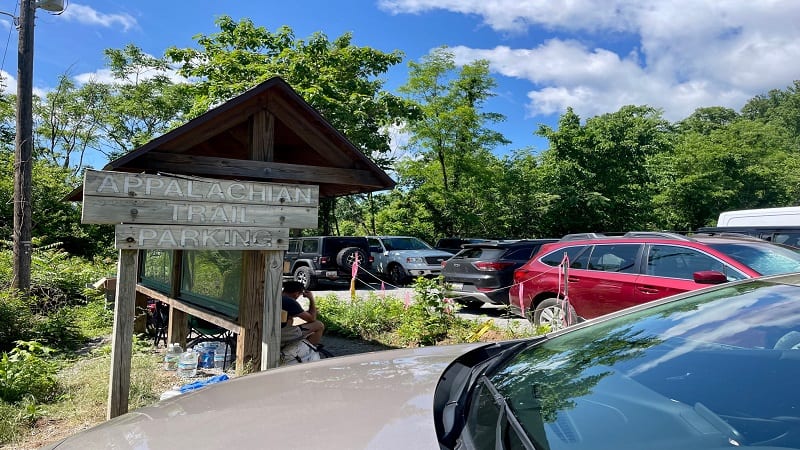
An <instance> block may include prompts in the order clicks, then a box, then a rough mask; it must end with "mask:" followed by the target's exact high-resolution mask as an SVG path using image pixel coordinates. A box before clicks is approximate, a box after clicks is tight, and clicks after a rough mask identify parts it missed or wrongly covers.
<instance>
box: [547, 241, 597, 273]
mask: <svg viewBox="0 0 800 450" xmlns="http://www.w3.org/2000/svg"><path fill="white" fill-rule="evenodd" d="M586 248H587V246H586V245H574V246H571V247H563V248H559V249H558V250H553V251H552V252H550V253H548V254H546V255H544V256H542V258H541V261H542V263H544V264H547V265H548V266H557V265H559V264H561V261H563V260H564V253H566V254H567V258H569V260H570V261H575V260H576V259H577V256H578V255H580V254H581V253H582V252H583V251H584V250H586ZM570 267H573V268H577V269H581V268H582V267H574V266H572V265H570ZM583 268H585V266H584V267H583Z"/></svg>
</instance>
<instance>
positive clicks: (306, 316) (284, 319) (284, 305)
mask: <svg viewBox="0 0 800 450" xmlns="http://www.w3.org/2000/svg"><path fill="white" fill-rule="evenodd" d="M300 297H305V298H307V299H308V310H305V309H303V306H302V305H301V304H300V302H298V301H297V299H298V298H300ZM281 309H283V312H285V313H286V314H285V316H284V314H281V344H286V343H288V342H291V341H295V340H298V339H306V340H308V342H310V343H312V344H314V345H317V346H318V345H320V343H321V342H322V333H323V332H324V331H325V325H324V324H323V323H322V322H320V321H319V320H317V305H316V304H315V303H314V294H312V293H311V291H308V290H306V289H305V288H304V287H303V284H302V283H299V282H297V281H287V282H285V283H283V298H282V299H281ZM295 317H296V318H298V319H301V320H303V321H305V323H303V324H300V325H294V319H295Z"/></svg>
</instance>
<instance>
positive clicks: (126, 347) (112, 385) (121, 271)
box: [106, 250, 139, 419]
mask: <svg viewBox="0 0 800 450" xmlns="http://www.w3.org/2000/svg"><path fill="white" fill-rule="evenodd" d="M138 253H139V251H138V250H120V251H119V261H118V263H117V296H116V301H115V303H114V328H113V332H112V334H111V373H110V375H109V384H108V409H107V410H106V419H113V418H114V417H117V416H119V415H122V414H125V413H126V412H128V394H129V392H130V387H131V355H132V351H133V318H134V315H135V313H136V312H135V307H134V306H135V301H136V277H137V273H138V266H139V264H138V262H139V258H138Z"/></svg>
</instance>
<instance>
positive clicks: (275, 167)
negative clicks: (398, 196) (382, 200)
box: [137, 151, 391, 189]
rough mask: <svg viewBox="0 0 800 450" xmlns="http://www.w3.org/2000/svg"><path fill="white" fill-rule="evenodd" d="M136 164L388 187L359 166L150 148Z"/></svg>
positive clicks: (204, 172) (225, 174)
mask: <svg viewBox="0 0 800 450" xmlns="http://www.w3.org/2000/svg"><path fill="white" fill-rule="evenodd" d="M138 166H141V169H152V170H160V171H162V172H175V173H182V172H186V170H187V168H191V170H192V174H193V175H197V176H208V177H221V178H226V177H227V178H230V177H233V178H242V179H249V180H265V181H266V180H287V181H288V180H291V181H294V182H299V183H311V184H322V183H334V184H346V185H352V186H357V187H360V188H363V187H364V186H366V187H370V188H380V189H385V188H387V187H391V186H388V185H387V183H386V182H385V181H381V180H379V179H378V178H377V177H376V176H375V174H373V173H372V172H370V171H368V170H363V169H347V168H340V167H322V166H309V165H303V164H286V163H276V162H268V161H252V160H247V159H231V158H216V157H211V156H195V155H187V154H183V153H180V154H177V153H165V152H155V151H153V152H150V153H147V154H145V155H142V156H141V158H139V160H138V161H137V167H138Z"/></svg>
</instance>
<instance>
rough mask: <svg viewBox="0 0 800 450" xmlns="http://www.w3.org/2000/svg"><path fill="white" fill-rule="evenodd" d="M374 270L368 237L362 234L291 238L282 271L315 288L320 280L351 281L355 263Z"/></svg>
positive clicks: (360, 267)
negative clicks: (357, 262)
mask: <svg viewBox="0 0 800 450" xmlns="http://www.w3.org/2000/svg"><path fill="white" fill-rule="evenodd" d="M356 259H358V261H359V270H360V271H361V270H371V261H372V257H371V256H370V254H369V244H368V243H367V238H365V237H363V236H306V237H299V238H289V250H287V251H286V253H285V254H284V258H283V274H284V276H289V277H292V279H294V280H295V281H299V282H301V283H303V286H305V287H306V289H313V288H314V287H316V285H317V282H318V281H320V280H326V281H341V280H350V278H351V276H352V268H353V264H355V261H356Z"/></svg>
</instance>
